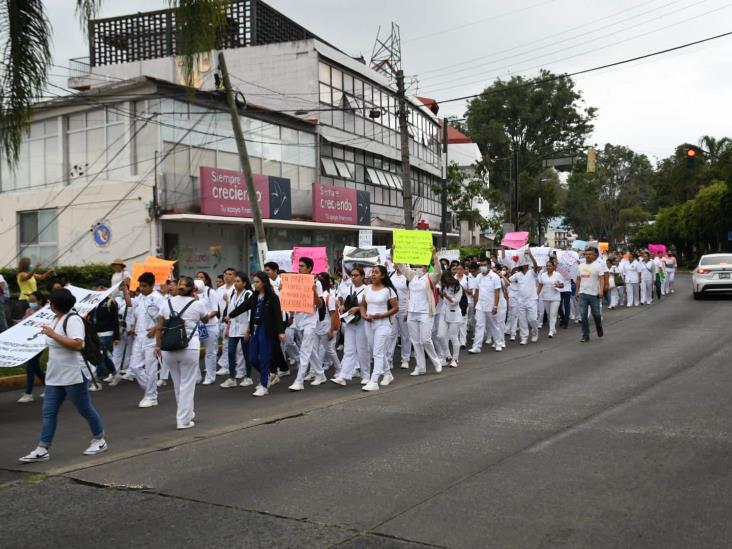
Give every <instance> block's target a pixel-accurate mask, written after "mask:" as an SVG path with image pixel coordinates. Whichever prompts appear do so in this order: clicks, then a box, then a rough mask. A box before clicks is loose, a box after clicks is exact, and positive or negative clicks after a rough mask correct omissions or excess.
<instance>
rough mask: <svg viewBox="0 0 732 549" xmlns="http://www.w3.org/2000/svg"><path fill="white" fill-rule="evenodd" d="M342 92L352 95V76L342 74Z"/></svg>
mask: <svg viewBox="0 0 732 549" xmlns="http://www.w3.org/2000/svg"><path fill="white" fill-rule="evenodd" d="M343 91H345V92H346V93H353V76H351V75H350V74H343Z"/></svg>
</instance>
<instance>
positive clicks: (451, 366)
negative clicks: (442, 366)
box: [449, 358, 458, 368]
mask: <svg viewBox="0 0 732 549" xmlns="http://www.w3.org/2000/svg"><path fill="white" fill-rule="evenodd" d="M449 366H450V368H457V367H458V363H457V360H455V359H454V358H453V359H452V360H451V361H450V364H449Z"/></svg>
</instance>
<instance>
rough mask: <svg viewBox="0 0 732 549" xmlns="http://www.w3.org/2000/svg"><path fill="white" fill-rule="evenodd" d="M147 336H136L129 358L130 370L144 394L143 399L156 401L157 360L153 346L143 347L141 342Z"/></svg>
mask: <svg viewBox="0 0 732 549" xmlns="http://www.w3.org/2000/svg"><path fill="white" fill-rule="evenodd" d="M146 339H147V335H137V336H135V338H134V344H133V346H132V357H131V358H130V370H132V374H133V375H134V376H135V380H136V381H137V384H138V385H139V386H140V389H142V390H143V392H144V393H145V398H147V399H150V400H157V398H158V359H157V357H156V356H155V346H154V345H148V346H146V347H143V343H147V341H143V340H146Z"/></svg>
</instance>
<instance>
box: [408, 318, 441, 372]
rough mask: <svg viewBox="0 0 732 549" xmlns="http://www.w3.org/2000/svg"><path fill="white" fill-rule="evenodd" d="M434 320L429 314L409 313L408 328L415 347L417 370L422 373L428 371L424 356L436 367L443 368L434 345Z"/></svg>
mask: <svg viewBox="0 0 732 549" xmlns="http://www.w3.org/2000/svg"><path fill="white" fill-rule="evenodd" d="M433 322H434V320H433V318H432V316H430V314H429V313H409V319H408V320H407V326H408V327H409V338H410V339H411V340H412V346H413V347H414V354H415V358H416V359H417V366H416V368H415V370H417V371H420V372H425V371H427V365H426V363H425V358H424V355H425V353H427V356H428V357H429V358H430V360H431V361H432V364H433V365H434V366H435V367H439V366H441V364H440V359H439V358H438V357H437V352H436V351H435V346H434V344H433V343H432V324H433Z"/></svg>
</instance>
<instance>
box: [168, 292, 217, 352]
mask: <svg viewBox="0 0 732 549" xmlns="http://www.w3.org/2000/svg"><path fill="white" fill-rule="evenodd" d="M192 299H193V298H192V297H188V296H183V295H176V296H174V297H170V298H168V299H167V300H166V303H165V306H164V307H163V309H162V311H161V312H160V316H162V317H163V318H170V308H171V307H172V308H173V310H174V311H175V312H176V313H180V312H181V311H182V310H183V309H184V308H185V306H186V305H188V303H189V302H190V301H191V300H192ZM168 303H170V306H168ZM207 314H208V312H207V311H206V307H204V305H203V303H202V302H201V301H196V300H194V301H193V303H192V304H191V306H190V307H188V308H187V309H186V310H185V311H184V312H183V314H182V315H180V317H181V318H182V319H183V320H184V322H185V323H186V333H187V334H188V336H189V337H190V338H191V339H190V340H189V341H188V347H186V349H188V350H194V351H197V350H199V349H200V348H201V342H200V341H199V340H198V330H197V329H196V326H198V323H199V322H200V321H201V319H202V318H203V317H204V316H206V315H207ZM191 333H192V334H193V335H192V336H191ZM165 352H169V351H165ZM173 352H175V351H173ZM196 364H198V361H196Z"/></svg>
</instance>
